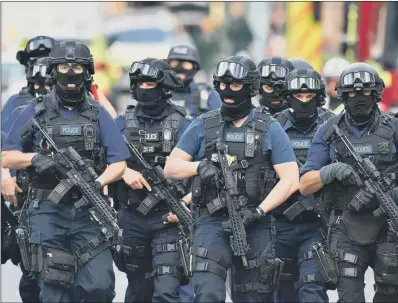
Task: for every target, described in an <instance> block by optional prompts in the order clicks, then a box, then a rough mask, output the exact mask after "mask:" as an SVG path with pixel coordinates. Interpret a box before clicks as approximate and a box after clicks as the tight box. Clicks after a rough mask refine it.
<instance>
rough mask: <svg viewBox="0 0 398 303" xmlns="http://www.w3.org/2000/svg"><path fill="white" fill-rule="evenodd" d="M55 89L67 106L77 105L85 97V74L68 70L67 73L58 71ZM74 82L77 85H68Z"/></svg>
mask: <svg viewBox="0 0 398 303" xmlns="http://www.w3.org/2000/svg"><path fill="white" fill-rule="evenodd" d="M56 77H57V83H56V85H55V91H56V93H57V95H58V96H59V98H60V99H61V101H62V103H63V104H64V105H65V106H75V105H76V103H78V102H81V101H82V100H83V98H84V95H85V92H86V89H85V87H84V74H83V73H82V74H75V73H74V72H72V71H68V72H67V73H66V74H61V73H57V75H56ZM69 84H74V85H75V87H68V85H69Z"/></svg>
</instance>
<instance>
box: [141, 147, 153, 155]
mask: <svg viewBox="0 0 398 303" xmlns="http://www.w3.org/2000/svg"><path fill="white" fill-rule="evenodd" d="M142 152H143V153H153V152H155V146H144V147H143V149H142Z"/></svg>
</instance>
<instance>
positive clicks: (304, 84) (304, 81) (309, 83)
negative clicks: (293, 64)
mask: <svg viewBox="0 0 398 303" xmlns="http://www.w3.org/2000/svg"><path fill="white" fill-rule="evenodd" d="M287 87H288V89H289V90H300V89H308V90H319V89H321V83H320V82H319V80H318V79H314V78H306V77H305V78H304V77H300V78H295V79H292V80H290V81H288V82H287Z"/></svg>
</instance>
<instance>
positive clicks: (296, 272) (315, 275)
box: [273, 69, 329, 302]
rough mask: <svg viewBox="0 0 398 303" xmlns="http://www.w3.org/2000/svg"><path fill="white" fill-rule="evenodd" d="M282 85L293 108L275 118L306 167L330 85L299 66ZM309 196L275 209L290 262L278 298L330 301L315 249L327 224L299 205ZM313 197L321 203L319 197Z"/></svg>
mask: <svg viewBox="0 0 398 303" xmlns="http://www.w3.org/2000/svg"><path fill="white" fill-rule="evenodd" d="M276 86H281V88H280V93H282V94H281V95H283V99H284V102H285V104H286V106H288V107H289V108H288V109H285V110H284V111H282V112H280V113H278V114H276V116H275V119H276V120H277V121H278V122H279V123H280V124H281V125H282V127H283V129H284V130H285V132H286V133H287V135H288V136H289V139H290V141H291V143H292V146H293V149H294V153H295V155H296V159H297V163H298V165H299V167H302V166H303V165H304V163H305V160H306V157H307V152H308V149H309V147H310V144H311V140H312V138H313V137H314V135H315V132H316V130H317V129H318V128H319V126H320V125H322V124H323V123H324V122H325V120H327V118H329V117H325V116H326V115H320V114H319V112H318V110H319V107H321V106H322V105H323V104H324V102H325V99H324V98H325V85H324V84H323V81H322V79H321V77H320V75H319V74H318V73H317V72H316V71H314V70H312V69H295V70H293V71H291V72H290V73H289V74H288V75H287V76H286V79H285V81H283V82H279V83H278V84H276ZM274 88H275V89H276V90H277V87H274ZM303 199H307V200H308V199H309V198H307V197H303V196H301V195H300V193H299V191H297V192H295V193H294V194H293V195H292V196H291V197H290V198H288V199H287V201H286V202H285V203H283V204H282V205H280V206H279V207H277V208H276V209H274V210H273V214H274V216H275V218H276V237H275V250H276V256H277V257H278V258H280V259H281V260H282V261H283V262H284V267H283V273H284V274H283V275H282V276H281V281H280V285H279V289H278V293H277V301H278V302H328V296H327V294H326V289H325V285H324V281H323V279H322V276H321V274H320V270H319V268H318V265H317V263H316V260H314V258H313V256H312V252H311V249H310V248H311V244H312V243H313V242H323V239H322V235H321V232H320V230H321V229H322V228H323V226H322V222H321V221H320V220H319V218H318V215H317V213H316V212H315V211H313V210H304V209H300V207H298V208H296V206H297V205H299V204H300V205H306V201H303ZM311 201H312V202H313V204H314V205H313V207H315V204H316V202H315V198H314V197H312V199H311ZM301 208H302V207H301ZM297 209H300V213H299V214H298V213H296V211H297ZM292 210H293V211H292ZM291 211H292V213H291ZM294 282H296V283H294Z"/></svg>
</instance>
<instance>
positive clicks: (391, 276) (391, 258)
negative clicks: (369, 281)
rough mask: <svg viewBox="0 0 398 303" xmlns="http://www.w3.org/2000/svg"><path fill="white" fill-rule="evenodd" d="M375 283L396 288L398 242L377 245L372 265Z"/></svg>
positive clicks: (397, 278) (397, 279)
mask: <svg viewBox="0 0 398 303" xmlns="http://www.w3.org/2000/svg"><path fill="white" fill-rule="evenodd" d="M374 276H375V282H376V285H380V287H379V288H380V289H382V288H383V287H381V286H390V287H392V288H398V243H392V242H391V243H382V244H379V245H377V249H376V258H375V266H374Z"/></svg>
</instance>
